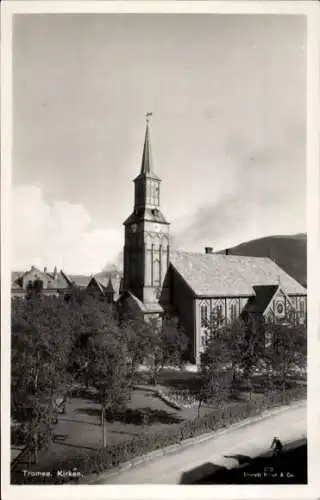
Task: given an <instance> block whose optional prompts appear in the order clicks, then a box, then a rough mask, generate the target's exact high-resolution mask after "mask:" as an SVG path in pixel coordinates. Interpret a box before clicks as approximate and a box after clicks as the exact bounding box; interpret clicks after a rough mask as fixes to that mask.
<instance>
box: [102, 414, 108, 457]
mask: <svg viewBox="0 0 320 500" xmlns="http://www.w3.org/2000/svg"><path fill="white" fill-rule="evenodd" d="M101 426H102V444H103V447H104V448H105V447H106V446H107V432H106V419H105V407H104V406H102V407H101Z"/></svg>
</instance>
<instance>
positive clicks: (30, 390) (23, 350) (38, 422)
mask: <svg viewBox="0 0 320 500" xmlns="http://www.w3.org/2000/svg"><path fill="white" fill-rule="evenodd" d="M65 312H66V310H65V304H64V303H63V301H61V300H59V299H56V298H50V297H43V298H42V300H38V299H37V298H35V297H30V298H29V300H19V299H14V300H13V302H12V336H11V356H12V357H11V415H12V418H13V419H15V420H17V421H18V422H20V424H21V426H22V428H23V429H24V432H25V436H26V439H27V442H28V444H31V445H32V447H33V449H34V452H35V458H37V453H38V450H39V447H41V446H42V445H43V444H44V443H45V442H47V441H48V439H49V438H50V433H51V429H52V424H53V419H52V417H53V413H54V406H55V404H54V401H55V399H56V398H57V397H58V396H60V395H61V394H64V393H65V392H66V391H67V388H68V386H69V380H68V376H67V363H68V353H69V349H70V337H69V336H68V328H67V327H66V324H65V320H64V319H65Z"/></svg>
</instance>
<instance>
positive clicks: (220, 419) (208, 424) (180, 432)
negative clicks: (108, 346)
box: [12, 388, 306, 484]
mask: <svg viewBox="0 0 320 500" xmlns="http://www.w3.org/2000/svg"><path fill="white" fill-rule="evenodd" d="M305 397H306V388H297V389H292V390H289V391H287V392H283V393H269V394H267V395H265V396H263V397H262V398H261V399H260V400H253V401H248V402H244V403H239V404H236V405H235V406H230V407H228V408H221V409H218V410H215V411H213V412H211V413H208V414H206V415H204V416H203V417H201V418H199V419H194V420H186V421H183V422H181V423H179V424H173V425H172V426H170V427H168V428H167V429H163V430H161V431H160V432H159V431H158V432H157V433H148V434H143V435H141V436H138V437H135V438H133V439H130V440H127V441H123V442H120V443H117V444H114V445H111V446H107V447H106V448H101V449H99V450H95V451H92V452H88V451H83V452H82V453H80V454H79V456H77V457H72V458H69V459H66V460H62V461H59V462H58V464H57V465H56V466H54V467H51V468H50V469H46V470H47V471H50V473H51V476H50V477H28V478H26V477H24V478H23V477H21V476H22V473H17V474H15V473H13V475H12V482H13V483H15V484H17V483H24V484H25V483H26V482H27V483H28V484H29V483H38V484H40V483H41V484H46V483H48V484H61V483H66V482H70V481H71V482H74V481H76V480H77V479H76V478H71V477H62V476H59V472H58V471H73V470H76V471H81V473H82V475H83V476H88V475H90V474H97V473H99V472H103V471H106V470H108V469H112V468H113V467H116V466H119V465H120V464H123V463H124V462H127V461H129V460H132V459H134V458H137V457H140V456H142V455H145V454H147V453H150V452H152V451H156V450H158V449H161V448H165V447H167V446H170V445H175V444H178V443H180V442H181V441H182V440H184V439H189V438H192V437H196V436H200V435H201V434H205V433H207V432H212V431H215V430H218V429H221V428H223V427H226V426H229V425H231V424H234V423H236V422H239V421H241V420H244V419H246V418H249V417H252V416H257V415H260V414H261V413H262V412H263V411H265V410H268V409H271V408H274V407H275V406H280V405H286V404H288V403H291V402H293V401H297V400H300V399H304V398H305ZM14 476H16V477H14Z"/></svg>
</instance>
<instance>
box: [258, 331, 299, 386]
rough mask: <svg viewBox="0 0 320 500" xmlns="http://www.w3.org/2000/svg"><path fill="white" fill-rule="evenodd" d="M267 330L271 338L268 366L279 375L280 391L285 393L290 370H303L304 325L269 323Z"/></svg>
mask: <svg viewBox="0 0 320 500" xmlns="http://www.w3.org/2000/svg"><path fill="white" fill-rule="evenodd" d="M267 330H268V332H269V333H270V334H271V337H272V344H271V346H270V347H269V357H270V358H271V363H270V364H271V365H272V369H273V372H274V373H275V374H276V373H279V374H280V378H281V384H282V389H283V391H285V390H286V386H287V382H288V376H289V374H290V372H291V370H295V369H303V368H305V365H306V356H307V336H306V329H305V326H304V325H299V324H293V325H289V324H284V323H269V324H268V325H267Z"/></svg>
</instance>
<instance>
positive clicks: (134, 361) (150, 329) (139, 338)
mask: <svg viewBox="0 0 320 500" xmlns="http://www.w3.org/2000/svg"><path fill="white" fill-rule="evenodd" d="M120 328H121V332H122V335H123V337H124V338H125V339H126V343H127V356H128V365H129V370H130V380H131V385H132V384H133V381H134V377H135V374H136V372H137V369H138V366H139V365H140V364H143V363H144V362H145V361H146V360H147V359H148V358H149V357H150V356H153V355H155V354H156V352H157V342H158V341H157V337H156V334H157V333H156V332H157V327H156V325H155V323H154V322H152V321H151V322H147V321H145V320H144V319H143V318H140V317H135V316H133V315H132V314H127V315H126V316H125V317H124V318H123V319H122V321H121V325H120Z"/></svg>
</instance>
